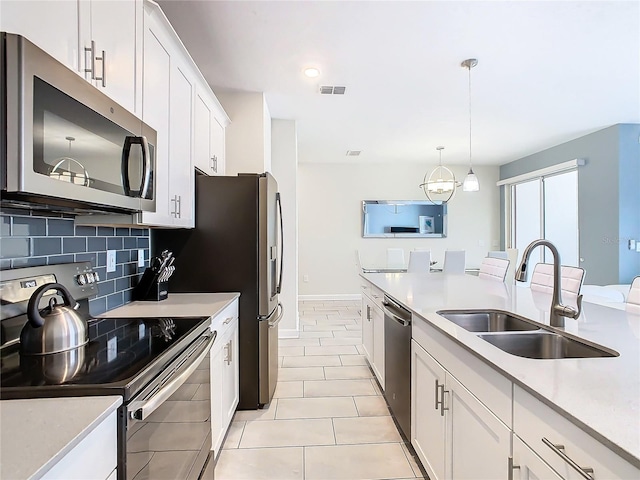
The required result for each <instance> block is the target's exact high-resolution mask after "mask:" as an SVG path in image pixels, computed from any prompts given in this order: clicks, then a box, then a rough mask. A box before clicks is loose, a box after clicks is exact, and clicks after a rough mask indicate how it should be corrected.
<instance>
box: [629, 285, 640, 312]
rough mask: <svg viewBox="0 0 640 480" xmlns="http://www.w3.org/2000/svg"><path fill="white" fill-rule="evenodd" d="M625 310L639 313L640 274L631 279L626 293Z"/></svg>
mask: <svg viewBox="0 0 640 480" xmlns="http://www.w3.org/2000/svg"><path fill="white" fill-rule="evenodd" d="M627 311H628V312H631V313H637V314H638V315H640V275H638V276H637V277H636V278H634V279H633V282H631V288H630V289H629V294H628V295H627Z"/></svg>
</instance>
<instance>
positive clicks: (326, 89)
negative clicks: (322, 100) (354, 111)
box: [320, 85, 347, 95]
mask: <svg viewBox="0 0 640 480" xmlns="http://www.w3.org/2000/svg"><path fill="white" fill-rule="evenodd" d="M346 89H347V87H337V86H333V85H321V86H320V93H321V94H322V95H344V91H345V90H346Z"/></svg>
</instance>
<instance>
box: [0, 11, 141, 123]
mask: <svg viewBox="0 0 640 480" xmlns="http://www.w3.org/2000/svg"><path fill="white" fill-rule="evenodd" d="M1 9H2V12H1V14H0V19H1V20H0V27H1V28H2V31H6V32H11V33H17V34H20V35H22V36H23V37H25V38H26V39H27V40H29V41H31V42H32V43H34V44H36V45H37V46H38V47H40V48H41V49H43V50H44V51H45V52H47V53H49V54H50V55H51V56H53V57H54V58H56V59H57V60H58V61H60V62H61V63H63V64H64V65H66V66H67V67H69V68H70V69H72V70H73V71H75V72H77V73H78V74H80V75H82V76H83V77H84V78H86V79H87V81H89V82H91V83H92V84H93V85H95V86H96V87H97V88H99V89H100V90H102V91H104V93H106V94H107V95H108V96H109V97H110V98H112V99H113V100H115V101H116V102H118V103H119V104H120V105H122V106H123V107H124V108H126V109H127V110H129V111H131V112H134V113H137V114H140V112H139V109H140V108H139V107H140V104H139V102H138V100H137V99H138V97H137V96H139V94H140V85H139V79H140V74H141V55H142V41H141V38H142V36H141V35H142V0H82V1H76V0H48V1H24V0H6V1H5V0H2V7H1ZM34 19H37V21H34Z"/></svg>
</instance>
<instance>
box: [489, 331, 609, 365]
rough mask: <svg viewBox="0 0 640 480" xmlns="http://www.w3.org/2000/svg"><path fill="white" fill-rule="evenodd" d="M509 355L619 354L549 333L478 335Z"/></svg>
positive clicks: (600, 355)
mask: <svg viewBox="0 0 640 480" xmlns="http://www.w3.org/2000/svg"><path fill="white" fill-rule="evenodd" d="M478 337H480V338H482V339H483V340H485V341H486V342H489V343H490V344H492V345H495V346H496V347H498V348H499V349H500V350H503V351H505V352H507V353H510V354H511V355H517V356H518V357H526V358H538V359H558V358H594V357H617V356H618V355H619V354H618V353H617V352H615V351H613V350H610V349H606V348H604V347H600V346H596V345H591V344H587V343H583V342H579V341H577V340H574V339H572V338H569V337H565V336H564V335H558V334H557V333H551V332H543V331H540V332H531V333H514V334H504V335H500V334H497V335H496V334H494V335H478Z"/></svg>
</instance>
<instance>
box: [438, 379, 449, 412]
mask: <svg viewBox="0 0 640 480" xmlns="http://www.w3.org/2000/svg"><path fill="white" fill-rule="evenodd" d="M438 389H440V398H439V399H438ZM435 393H436V410H438V407H440V416H441V417H444V412H445V410H449V407H445V406H444V394H445V393H449V390H445V389H444V383H440V382H439V381H438V379H437V378H436V389H435Z"/></svg>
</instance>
